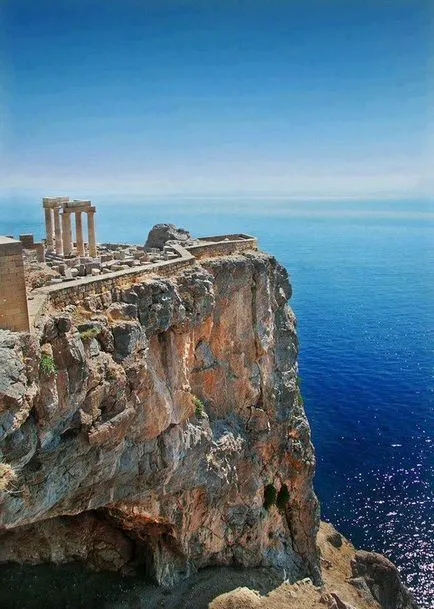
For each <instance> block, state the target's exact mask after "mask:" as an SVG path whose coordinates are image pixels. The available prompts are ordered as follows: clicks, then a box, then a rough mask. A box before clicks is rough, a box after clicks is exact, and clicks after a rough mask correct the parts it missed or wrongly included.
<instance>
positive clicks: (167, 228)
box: [145, 224, 192, 249]
mask: <svg viewBox="0 0 434 609" xmlns="http://www.w3.org/2000/svg"><path fill="white" fill-rule="evenodd" d="M167 241H181V242H182V243H183V244H188V243H191V242H192V237H191V235H190V233H189V232H188V231H187V230H185V229H184V228H178V227H177V226H175V225H174V224H156V225H155V226H153V227H152V228H151V230H150V232H149V235H148V238H147V239H146V243H145V248H151V247H153V248H157V249H163V247H164V245H165V244H166V243H167Z"/></svg>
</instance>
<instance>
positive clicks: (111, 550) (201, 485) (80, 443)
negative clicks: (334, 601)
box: [0, 252, 320, 585]
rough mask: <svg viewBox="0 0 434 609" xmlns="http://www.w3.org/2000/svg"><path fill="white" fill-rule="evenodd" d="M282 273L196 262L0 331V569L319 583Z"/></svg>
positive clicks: (272, 264) (291, 321)
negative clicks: (55, 567)
mask: <svg viewBox="0 0 434 609" xmlns="http://www.w3.org/2000/svg"><path fill="white" fill-rule="evenodd" d="M290 294H291V288H290V285H289V282H288V277H287V273H286V271H285V270H284V269H283V268H282V267H281V266H280V265H279V264H278V263H277V262H276V261H275V260H274V258H272V257H270V256H267V255H265V254H262V253H258V252H246V253H245V254H242V255H236V256H227V257H220V258H216V259H212V260H204V261H202V262H201V264H200V265H199V264H197V265H196V266H195V267H193V268H192V269H189V270H187V271H184V272H182V273H179V274H178V275H175V276H174V277H171V278H170V279H161V278H157V277H155V278H153V279H148V280H147V281H146V282H143V283H137V284H134V285H132V286H131V287H129V288H128V289H123V290H119V289H117V290H113V291H112V292H105V293H104V294H102V295H100V296H97V297H93V298H91V299H87V304H86V308H84V307H83V306H82V305H81V304H80V303H75V304H74V303H73V304H71V306H70V307H68V311H67V312H62V313H60V312H56V311H52V312H51V313H52V314H51V315H49V316H48V315H47V316H46V317H45V319H44V320H43V323H42V324H41V328H40V330H39V333H36V334H33V335H26V334H18V333H10V332H6V331H0V352H1V353H0V450H1V454H2V460H3V465H4V467H7V468H9V469H8V471H12V473H14V474H15V475H16V479H15V481H10V480H8V481H9V485H8V486H7V487H6V483H4V484H3V485H1V484H0V488H2V487H3V490H1V491H0V497H1V499H0V501H1V504H0V510H1V527H2V532H1V533H0V562H5V561H9V560H13V561H19V562H31V563H38V562H45V561H54V562H57V563H61V562H68V561H72V560H83V561H86V562H87V563H88V564H89V565H91V566H93V567H95V568H98V569H113V570H122V571H125V572H128V571H129V570H131V569H135V570H136V571H137V570H139V571H140V570H142V571H143V570H146V571H147V572H148V573H149V574H150V575H151V576H152V577H154V578H155V579H156V580H157V581H158V582H159V583H162V584H167V585H170V584H172V583H173V582H174V581H176V579H177V578H179V577H180V576H182V575H183V574H188V573H190V572H191V571H192V570H195V569H198V568H201V567H204V566H210V565H243V566H258V565H262V566H268V565H272V566H278V567H282V568H283V569H285V572H286V575H287V577H288V578H289V579H291V580H296V579H299V578H302V577H305V576H310V577H312V578H313V580H314V581H315V582H318V581H319V579H320V575H319V573H320V571H319V554H318V551H317V547H316V533H317V529H318V526H319V515H318V506H317V500H316V498H315V495H314V493H313V490H312V476H313V472H314V454H313V448H312V445H311V442H310V433H309V425H308V422H307V420H306V416H305V413H304V410H303V405H302V400H301V398H300V395H299V391H298V387H297V337H296V332H295V318H294V315H293V314H292V312H291V310H290V309H289V308H288V306H287V299H288V298H289V297H290Z"/></svg>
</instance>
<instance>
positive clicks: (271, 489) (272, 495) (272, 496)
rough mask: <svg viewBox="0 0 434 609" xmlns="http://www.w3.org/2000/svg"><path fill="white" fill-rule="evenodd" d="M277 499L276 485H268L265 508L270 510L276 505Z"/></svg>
mask: <svg viewBox="0 0 434 609" xmlns="http://www.w3.org/2000/svg"><path fill="white" fill-rule="evenodd" d="M276 498H277V490H276V487H275V486H274V484H267V486H266V487H265V488H264V504H263V505H264V508H265V509H266V510H269V509H270V507H271V506H272V505H275V503H276Z"/></svg>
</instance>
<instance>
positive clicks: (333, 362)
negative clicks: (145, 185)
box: [0, 197, 434, 609]
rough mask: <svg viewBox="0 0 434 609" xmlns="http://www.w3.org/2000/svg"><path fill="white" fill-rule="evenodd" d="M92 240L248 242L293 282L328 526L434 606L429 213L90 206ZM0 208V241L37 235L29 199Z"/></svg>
mask: <svg viewBox="0 0 434 609" xmlns="http://www.w3.org/2000/svg"><path fill="white" fill-rule="evenodd" d="M95 203H96V205H97V212H98V213H97V232H98V238H99V240H100V241H116V242H122V241H125V242H139V243H143V242H144V240H145V237H146V234H147V231H148V230H149V228H150V226H151V225H153V224H154V223H156V222H165V221H166V222H174V223H176V224H179V225H181V226H185V227H187V228H189V229H190V230H191V231H192V232H193V233H194V234H197V235H206V234H218V233H225V232H240V231H241V232H248V233H252V234H254V235H256V236H257V237H258V238H259V241H260V244H261V247H262V248H263V249H265V250H266V251H268V252H271V253H273V254H274V255H275V256H276V257H277V258H278V259H279V260H280V262H282V264H284V265H285V266H286V268H287V269H288V270H289V272H290V274H291V278H292V283H293V288H294V297H293V300H292V303H291V304H292V306H293V308H294V309H295V312H296V314H297V317H298V332H299V337H300V344H301V351H300V358H299V363H300V375H301V377H302V390H303V394H304V398H305V404H306V410H307V413H308V416H309V419H310V422H311V426H312V435H313V440H314V444H315V447H316V453H317V462H318V464H317V475H316V480H315V485H316V491H317V493H318V495H319V498H320V500H321V508H322V517H323V518H325V519H326V520H330V521H332V522H333V523H334V524H335V525H336V526H337V527H338V528H339V529H340V530H341V531H342V532H343V533H344V534H345V535H346V536H348V537H349V538H350V539H351V540H352V541H353V543H354V544H355V545H356V546H358V547H363V548H366V549H370V550H376V551H379V552H383V553H384V554H386V555H387V556H388V557H390V558H391V559H392V560H393V561H394V562H395V563H396V564H397V565H398V566H399V569H400V571H401V573H402V575H403V577H404V579H405V581H406V582H407V584H408V586H409V587H410V588H411V589H412V590H413V591H414V593H415V596H416V597H417V599H418V600H419V602H420V605H421V607H423V608H424V609H428V608H431V607H432V606H433V603H434V601H433V598H434V583H433V580H434V573H433V570H434V547H433V540H434V514H433V512H434V473H433V472H434V452H433V436H434V415H433V410H434V409H433V405H434V398H433V390H434V381H433V364H434V353H433V345H434V341H433V338H434V265H433V262H434V260H433V259H434V230H433V229H434V205H433V204H432V203H429V202H420V201H419V202H409V201H404V202H399V201H394V202H392V201H390V202H376V201H369V202H350V203H348V202H333V201H327V202H324V201H323V202H314V201H310V202H298V203H297V202H290V201H278V200H274V201H265V200H264V201H260V200H253V201H250V202H249V201H246V200H244V201H243V200H233V201H228V200H219V199H206V200H199V199H184V200H180V199H176V200H172V201H169V200H167V199H164V200H163V199H155V200H150V199H142V200H140V199H135V198H132V197H130V198H124V199H122V198H121V197H119V198H117V199H116V200H114V199H113V200H108V199H104V198H103V197H101V198H98V197H95ZM0 205H1V219H0V234H1V233H3V234H9V233H11V234H18V233H19V232H21V233H23V232H31V231H34V232H35V233H36V234H38V235H39V236H41V235H42V229H43V226H42V213H41V210H40V209H39V203H38V201H37V200H31V199H26V198H21V199H18V198H15V199H12V198H10V199H8V200H4V201H3V202H1V203H0Z"/></svg>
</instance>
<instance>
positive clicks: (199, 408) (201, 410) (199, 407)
mask: <svg viewBox="0 0 434 609" xmlns="http://www.w3.org/2000/svg"><path fill="white" fill-rule="evenodd" d="M191 399H192V400H193V404H194V406H195V408H194V413H195V415H196V416H197V417H199V418H201V417H203V416H204V415H205V406H204V405H203V402H202V400H200V399H199V398H198V397H196V396H195V395H193V396H192V398H191Z"/></svg>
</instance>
